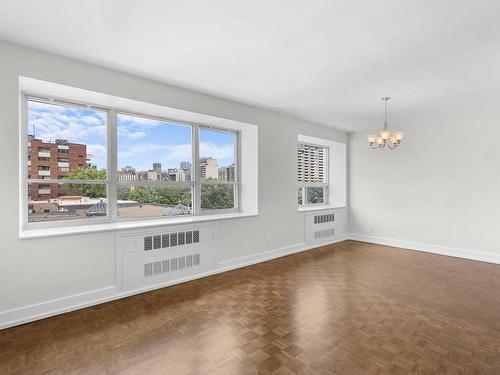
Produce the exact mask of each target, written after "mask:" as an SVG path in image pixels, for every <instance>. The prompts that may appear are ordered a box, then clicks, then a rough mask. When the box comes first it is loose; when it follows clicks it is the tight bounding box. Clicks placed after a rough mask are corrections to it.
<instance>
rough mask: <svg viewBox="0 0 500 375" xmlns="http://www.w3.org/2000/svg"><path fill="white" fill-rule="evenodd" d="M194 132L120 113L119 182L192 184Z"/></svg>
mask: <svg viewBox="0 0 500 375" xmlns="http://www.w3.org/2000/svg"><path fill="white" fill-rule="evenodd" d="M191 129H192V128H191V127H190V126H186V125H180V124H175V123H172V122H168V121H159V120H152V119H148V118H143V117H136V116H130V115H123V114H118V115H117V136H118V181H134V180H144V181H191V179H192V177H191V176H192V164H193V162H192V158H193V155H192V140H191Z"/></svg>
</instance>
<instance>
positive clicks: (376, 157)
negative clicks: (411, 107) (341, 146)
mask: <svg viewBox="0 0 500 375" xmlns="http://www.w3.org/2000/svg"><path fill="white" fill-rule="evenodd" d="M484 103H485V106H484V108H469V107H468V106H467V104H466V103H461V102H455V103H454V105H451V104H450V106H449V107H446V106H445V105H444V103H443V105H441V104H440V103H436V107H437V108H440V109H441V111H437V110H436V111H433V113H432V115H426V109H425V108H422V115H421V118H419V119H414V120H410V121H408V122H406V123H405V124H399V123H397V122H394V124H393V126H394V129H398V130H403V131H405V139H404V142H403V144H402V145H401V147H400V148H399V149H396V150H393V151H390V150H383V151H378V150H371V149H370V148H369V147H368V143H367V141H366V134H367V133H368V132H360V133H355V134H351V135H350V144H349V149H350V160H349V162H350V230H351V232H353V233H357V234H362V235H365V236H374V237H381V238H382V239H391V240H402V241H404V242H393V243H394V244H395V245H398V244H399V245H401V244H406V245H409V247H410V248H411V247H415V248H417V249H423V250H425V249H430V250H431V251H434V250H435V251H436V252H443V253H445V254H449V255H456V256H464V257H469V258H472V259H483V260H491V261H499V260H500V257H499V256H500V237H499V234H500V147H499V142H498V140H499V139H500V116H498V114H496V115H494V114H493V113H492V112H490V111H488V106H489V105H491V103H492V98H489V99H488V98H485V101H484ZM411 243H413V244H411ZM415 243H416V244H415ZM419 243H420V244H421V245H419ZM422 244H428V245H432V246H424V245H422ZM404 247H406V246H404ZM464 250H465V251H464ZM478 253H483V254H482V255H481V254H478ZM476 255H477V256H476Z"/></svg>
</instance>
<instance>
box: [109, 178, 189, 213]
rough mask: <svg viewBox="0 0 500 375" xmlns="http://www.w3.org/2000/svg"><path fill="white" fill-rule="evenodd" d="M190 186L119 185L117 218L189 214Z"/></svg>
mask: <svg viewBox="0 0 500 375" xmlns="http://www.w3.org/2000/svg"><path fill="white" fill-rule="evenodd" d="M191 197H192V193H191V187H181V186H179V187H177V186H164V187H152V186H119V187H118V218H119V219H145V218H157V217H164V216H175V215H189V214H191V212H192V210H191V207H192V203H191V202H192V199H191Z"/></svg>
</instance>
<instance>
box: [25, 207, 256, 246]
mask: <svg viewBox="0 0 500 375" xmlns="http://www.w3.org/2000/svg"><path fill="white" fill-rule="evenodd" d="M251 216H258V214H256V213H247V212H231V213H225V214H214V215H200V216H190V217H182V218H179V217H176V218H169V219H154V220H141V221H122V222H114V223H103V224H89V225H74V226H66V227H56V228H36V229H31V228H30V229H22V230H21V231H20V233H19V238H20V239H31V238H42V237H53V236H67V235H72V234H84V233H94V232H109V231H116V230H126V229H140V228H150V227H158V226H164V225H179V224H192V223H200V222H205V221H215V220H226V219H236V218H241V217H251Z"/></svg>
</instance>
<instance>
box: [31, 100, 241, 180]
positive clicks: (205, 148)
mask: <svg viewBox="0 0 500 375" xmlns="http://www.w3.org/2000/svg"><path fill="white" fill-rule="evenodd" d="M117 125H118V128H117V133H118V169H120V168H122V167H124V166H126V165H130V166H132V167H135V168H136V169H137V170H148V169H151V168H152V165H153V162H160V163H161V164H162V169H164V170H166V169H167V168H178V167H179V163H180V162H181V161H189V162H191V129H190V127H187V126H182V125H178V124H173V123H168V122H163V121H156V120H151V119H145V118H141V117H132V116H126V115H118V121H117ZM28 126H29V133H30V134H33V129H35V131H36V137H37V138H39V139H42V140H44V141H54V140H55V139H67V140H68V141H69V142H74V143H83V144H86V145H87V154H89V155H90V162H91V163H92V164H95V165H97V167H98V168H105V167H106V137H107V134H106V114H105V112H100V111H94V110H89V109H84V108H70V107H65V106H58V105H52V104H45V103H37V102H31V101H30V102H28ZM234 142H235V140H234V135H233V133H228V132H219V131H211V130H205V129H201V130H200V156H202V157H204V156H205V157H209V156H211V157H213V158H215V159H217V160H218V164H219V166H225V165H230V164H232V163H233V162H234Z"/></svg>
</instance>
